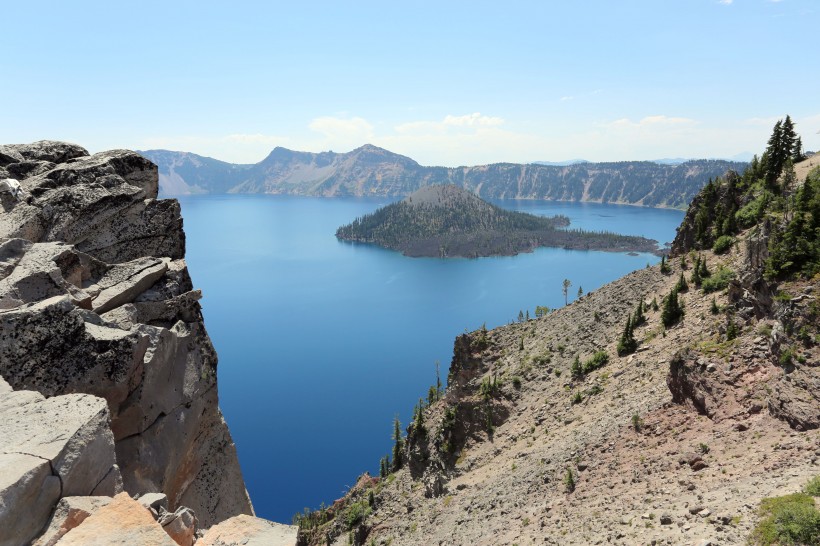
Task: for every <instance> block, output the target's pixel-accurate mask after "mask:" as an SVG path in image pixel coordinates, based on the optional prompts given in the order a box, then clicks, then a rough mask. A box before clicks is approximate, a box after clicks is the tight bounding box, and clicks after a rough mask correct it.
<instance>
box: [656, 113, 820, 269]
mask: <svg viewBox="0 0 820 546" xmlns="http://www.w3.org/2000/svg"><path fill="white" fill-rule="evenodd" d="M805 158H806V157H805V155H804V153H803V147H802V143H801V139H800V136H799V135H798V134H797V132H796V131H795V127H794V123H793V122H792V120H791V117H789V116H786V118H785V119H784V120H780V121H778V122H777V123H776V124H775V126H774V128H773V130H772V134H771V137H770V138H769V141H768V144H767V146H766V150H765V151H764V152H763V154H762V155H761V156H760V157H759V158H758V157H757V156H755V158H754V159H753V160H752V162H751V164H750V166H749V168H748V169H746V171H745V172H744V173H743V174H740V173H737V172H734V171H730V172H729V173H727V175H726V176H724V177H719V178H716V179H714V180H710V181H709V183H708V184H707V185H706V186H705V187H704V188H703V190H702V191H701V192H700V194H699V195H698V196H697V197H696V198H695V200H694V201H693V202H692V206H691V207H690V208H689V211H688V212H687V216H686V218H685V219H684V222H683V224H682V225H681V227H680V228H679V231H678V235H677V236H676V238H675V242H674V243H673V246H672V250H673V252H680V251H685V250H688V249H692V248H696V249H703V248H712V249H713V250H714V251H715V252H725V251H726V250H728V248H729V247H730V246H732V245H733V244H735V242H736V236H737V235H738V234H739V233H740V232H742V231H744V230H747V229H753V230H754V232H755V233H754V236H755V238H756V239H757V240H759V241H760V242H761V243H762V244H761V246H762V247H763V248H761V249H760V252H759V259H760V260H761V261H762V265H763V266H764V268H765V275H766V277H767V278H768V279H769V280H779V279H785V278H792V277H794V276H804V277H807V278H811V277H812V276H813V275H815V274H817V273H818V272H820V170H818V169H814V170H813V171H811V172H809V173H808V175H807V176H806V179H805V181H802V183H801V181H799V180H797V177H796V174H795V170H794V165H795V163H798V162H800V161H802V160H804V159H805Z"/></svg>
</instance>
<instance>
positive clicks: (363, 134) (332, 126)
mask: <svg viewBox="0 0 820 546" xmlns="http://www.w3.org/2000/svg"><path fill="white" fill-rule="evenodd" d="M308 127H309V128H310V130H311V131H315V132H317V133H320V134H321V135H323V136H324V137H325V138H326V139H328V140H330V141H350V140H353V141H358V142H360V143H364V142H369V141H370V140H371V139H372V138H373V126H372V125H371V124H370V123H368V122H367V120H365V119H364V118H359V117H353V118H340V117H333V116H324V117H319V118H316V119H314V120H313V121H311V122H310V125H308Z"/></svg>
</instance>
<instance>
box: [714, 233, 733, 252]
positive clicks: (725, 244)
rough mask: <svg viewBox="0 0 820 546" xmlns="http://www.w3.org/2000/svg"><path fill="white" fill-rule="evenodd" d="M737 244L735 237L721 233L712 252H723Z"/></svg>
mask: <svg viewBox="0 0 820 546" xmlns="http://www.w3.org/2000/svg"><path fill="white" fill-rule="evenodd" d="M733 244H735V238H734V237H731V236H729V235H721V236H720V237H718V238H717V240H716V241H715V244H714V245H713V246H712V252H714V253H715V254H723V253H724V252H726V251H727V250H729V249H730V248H732V245H733Z"/></svg>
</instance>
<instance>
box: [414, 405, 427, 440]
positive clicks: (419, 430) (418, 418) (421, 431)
mask: <svg viewBox="0 0 820 546" xmlns="http://www.w3.org/2000/svg"><path fill="white" fill-rule="evenodd" d="M413 438H414V441H415V442H417V443H418V442H419V441H424V440H426V439H427V427H425V426H424V400H422V399H421V398H419V403H418V405H417V406H416V409H415V412H414V415H413Z"/></svg>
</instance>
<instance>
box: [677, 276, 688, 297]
mask: <svg viewBox="0 0 820 546" xmlns="http://www.w3.org/2000/svg"><path fill="white" fill-rule="evenodd" d="M675 290H676V291H677V292H678V293H681V292H686V291H688V290H689V284H688V283H687V282H686V277H684V276H683V271H681V272H680V277H679V278H678V283H677V284H676V285H675Z"/></svg>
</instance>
